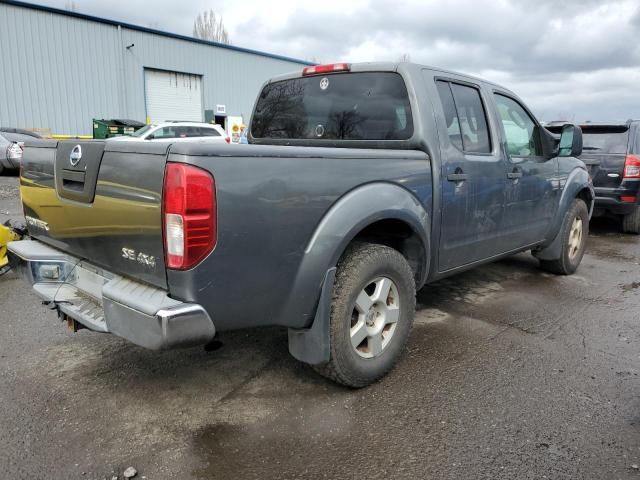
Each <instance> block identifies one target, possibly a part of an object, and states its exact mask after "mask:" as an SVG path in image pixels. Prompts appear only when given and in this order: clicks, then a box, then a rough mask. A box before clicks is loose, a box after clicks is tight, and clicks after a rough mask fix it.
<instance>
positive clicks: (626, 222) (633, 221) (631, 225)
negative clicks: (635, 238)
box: [622, 205, 640, 235]
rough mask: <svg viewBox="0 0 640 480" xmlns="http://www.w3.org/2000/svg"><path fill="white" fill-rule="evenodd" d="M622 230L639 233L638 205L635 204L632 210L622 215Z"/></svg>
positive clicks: (639, 207)
mask: <svg viewBox="0 0 640 480" xmlns="http://www.w3.org/2000/svg"><path fill="white" fill-rule="evenodd" d="M622 231H623V232H624V233H634V234H636V235H637V234H639V233H640V206H638V205H636V208H634V209H633V212H631V213H629V214H627V215H625V216H624V217H622Z"/></svg>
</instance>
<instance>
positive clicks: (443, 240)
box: [436, 80, 506, 271]
mask: <svg viewBox="0 0 640 480" xmlns="http://www.w3.org/2000/svg"><path fill="white" fill-rule="evenodd" d="M436 86H437V90H438V94H439V97H440V103H441V106H442V109H443V114H444V121H445V125H441V126H440V127H439V136H440V138H441V139H442V140H441V145H442V149H441V154H442V167H441V191H442V224H441V225H442V227H441V232H440V248H439V262H438V264H439V268H438V270H439V271H446V270H451V269H453V268H456V267H460V266H463V265H466V264H469V263H473V262H475V261H478V260H482V259H485V258H489V257H492V256H494V255H497V254H499V253H501V252H502V251H503V250H502V249H503V245H502V242H501V235H500V228H501V225H502V219H503V213H504V189H505V185H506V168H505V162H504V159H503V158H502V156H501V155H500V153H499V149H498V148H497V146H496V145H495V142H492V140H491V137H492V135H491V134H490V130H489V124H488V122H487V115H486V109H485V106H484V102H483V101H482V97H481V94H480V90H479V89H478V88H477V87H476V86H474V85H470V84H462V83H457V82H453V81H446V80H438V81H437V82H436ZM440 123H442V122H440Z"/></svg>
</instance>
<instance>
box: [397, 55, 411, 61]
mask: <svg viewBox="0 0 640 480" xmlns="http://www.w3.org/2000/svg"><path fill="white" fill-rule="evenodd" d="M398 61H399V62H410V61H411V55H409V54H408V53H403V54H402V55H400V58H399V59H398Z"/></svg>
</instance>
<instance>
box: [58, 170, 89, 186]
mask: <svg viewBox="0 0 640 480" xmlns="http://www.w3.org/2000/svg"><path fill="white" fill-rule="evenodd" d="M84 175H85V173H84V172H78V171H77V170H62V179H63V180H69V181H71V182H75V183H84Z"/></svg>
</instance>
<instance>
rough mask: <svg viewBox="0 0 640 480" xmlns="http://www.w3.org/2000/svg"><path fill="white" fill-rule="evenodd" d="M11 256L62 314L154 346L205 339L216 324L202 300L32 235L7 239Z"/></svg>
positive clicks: (150, 347) (15, 265) (83, 323)
mask: <svg viewBox="0 0 640 480" xmlns="http://www.w3.org/2000/svg"><path fill="white" fill-rule="evenodd" d="M8 248H9V256H10V262H11V264H12V266H14V267H15V268H16V269H17V270H18V272H19V273H20V274H21V276H22V277H23V278H24V279H25V280H26V281H27V282H28V283H30V284H31V285H32V287H33V290H34V291H35V293H36V294H37V295H38V296H40V297H41V298H42V299H43V300H44V301H45V302H48V303H51V304H55V306H56V307H57V309H58V311H59V312H60V314H61V315H62V316H66V317H69V318H72V319H74V320H76V321H77V322H79V323H81V324H82V325H83V326H85V327H87V328H88V329H90V330H94V331H96V332H105V333H113V334H114V335H117V336H120V337H122V338H125V339H127V340H129V341H131V342H133V343H135V344H136V345H140V346H142V347H145V348H149V349H152V350H160V349H169V348H176V347H187V346H193V345H199V344H205V343H207V342H209V341H210V340H211V339H213V337H214V335H215V332H216V330H215V326H214V324H213V322H212V320H211V318H210V317H209V315H208V314H207V312H206V311H205V310H204V308H202V306H200V305H198V304H194V303H185V302H180V301H178V300H174V299H172V298H170V297H169V296H168V295H167V292H166V291H164V290H161V289H158V288H156V287H151V286H149V285H146V284H142V283H139V282H136V281H133V280H130V279H127V278H124V277H121V276H119V275H116V274H114V273H111V272H108V271H106V270H104V269H101V268H99V267H96V266H94V265H91V264H90V263H88V262H85V261H82V260H80V259H78V258H75V257H73V256H71V255H67V254H65V253H64V252H61V251H59V250H56V249H54V248H52V247H49V246H48V245H45V244H44V243H42V242H38V241H36V240H21V241H17V242H11V243H10V244H9V246H8Z"/></svg>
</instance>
